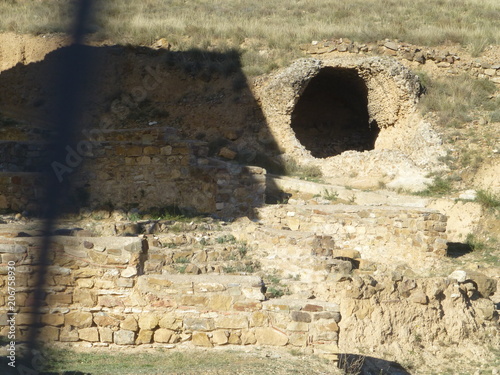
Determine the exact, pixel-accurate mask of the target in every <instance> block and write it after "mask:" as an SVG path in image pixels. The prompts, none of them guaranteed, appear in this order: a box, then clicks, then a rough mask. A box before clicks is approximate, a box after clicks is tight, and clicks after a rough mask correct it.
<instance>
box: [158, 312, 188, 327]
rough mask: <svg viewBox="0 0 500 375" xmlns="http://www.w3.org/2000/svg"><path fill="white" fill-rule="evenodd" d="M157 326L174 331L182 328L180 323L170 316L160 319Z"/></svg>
mask: <svg viewBox="0 0 500 375" xmlns="http://www.w3.org/2000/svg"><path fill="white" fill-rule="evenodd" d="M158 324H159V326H160V327H161V328H168V329H171V330H174V331H176V330H178V329H181V327H182V321H181V320H179V319H176V318H175V316H172V315H167V316H164V317H163V318H161V319H160V321H159V322H158Z"/></svg>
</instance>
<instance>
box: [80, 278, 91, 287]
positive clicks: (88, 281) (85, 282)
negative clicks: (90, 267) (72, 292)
mask: <svg viewBox="0 0 500 375" xmlns="http://www.w3.org/2000/svg"><path fill="white" fill-rule="evenodd" d="M76 286H77V287H78V288H92V287H93V286H94V280H93V279H78V280H76Z"/></svg>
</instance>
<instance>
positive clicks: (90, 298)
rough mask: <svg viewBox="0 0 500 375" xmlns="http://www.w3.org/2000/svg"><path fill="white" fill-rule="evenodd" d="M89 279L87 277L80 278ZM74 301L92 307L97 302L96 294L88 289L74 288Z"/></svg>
mask: <svg viewBox="0 0 500 375" xmlns="http://www.w3.org/2000/svg"><path fill="white" fill-rule="evenodd" d="M82 280H89V279H82ZM74 296H75V298H74V299H75V303H79V304H80V305H82V306H84V307H94V306H95V305H96V304H97V294H96V293H95V292H94V291H92V290H88V289H75V293H74Z"/></svg>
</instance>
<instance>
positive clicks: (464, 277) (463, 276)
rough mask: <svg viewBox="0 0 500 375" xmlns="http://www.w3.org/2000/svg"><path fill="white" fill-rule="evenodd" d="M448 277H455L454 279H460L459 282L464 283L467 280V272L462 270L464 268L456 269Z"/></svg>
mask: <svg viewBox="0 0 500 375" xmlns="http://www.w3.org/2000/svg"><path fill="white" fill-rule="evenodd" d="M448 278H450V279H454V280H456V281H458V282H459V283H463V282H465V280H467V272H465V271H462V270H456V271H453V272H452V273H451V274H450V275H449V276H448Z"/></svg>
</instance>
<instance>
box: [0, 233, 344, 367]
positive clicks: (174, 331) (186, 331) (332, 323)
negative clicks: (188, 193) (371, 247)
mask: <svg viewBox="0 0 500 375" xmlns="http://www.w3.org/2000/svg"><path fill="white" fill-rule="evenodd" d="M38 251H39V244H38V239H36V238H33V237H31V238H23V239H19V238H15V239H7V238H4V239H3V240H2V243H0V254H1V259H2V264H1V266H0V275H1V277H0V286H1V287H5V286H6V283H7V273H8V272H7V264H8V263H9V262H14V263H15V264H16V266H15V283H16V306H15V311H16V312H17V313H18V314H17V315H16V340H17V342H21V341H22V340H23V339H26V337H27V332H28V327H29V325H30V324H31V318H32V317H31V315H30V313H31V312H32V306H33V302H34V300H33V298H34V295H33V288H34V280H35V279H34V277H33V274H34V271H35V269H36V267H37V254H38ZM145 259H147V242H146V241H145V240H142V239H140V238H102V237H101V238H95V237H53V239H52V256H51V260H52V264H53V266H50V267H49V272H48V277H47V286H46V288H45V292H46V294H45V299H44V302H43V305H44V307H43V314H41V315H37V316H36V318H35V319H36V320H35V321H36V322H37V323H41V327H40V330H41V336H40V337H43V339H44V341H48V342H62V343H72V345H87V346H121V345H148V346H154V347H161V346H166V347H172V346H174V345H176V344H178V343H181V342H191V343H192V344H193V345H196V346H205V347H212V346H217V345H225V344H233V345H251V344H258V345H276V346H286V345H289V346H292V347H300V348H306V347H308V348H311V349H313V350H314V352H316V353H318V354H321V355H324V356H326V357H329V358H332V359H335V358H336V353H337V342H338V332H339V329H338V324H337V323H339V321H340V314H339V306H338V305H337V304H335V303H327V302H321V301H316V300H314V301H312V300H281V299H276V300H265V297H264V294H263V291H264V289H263V288H264V285H263V282H262V280H261V279H260V277H256V276H229V275H165V274H164V275H144V274H142V268H143V264H144V262H145ZM0 306H1V312H2V314H1V316H2V319H5V317H6V314H4V313H5V312H6V310H7V297H4V296H3V295H2V297H0ZM5 323H6V322H5V321H4V322H3V323H2V327H3V328H2V331H1V336H5V335H6V334H7V332H8V329H9V327H8V326H7V325H6V324H5Z"/></svg>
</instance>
